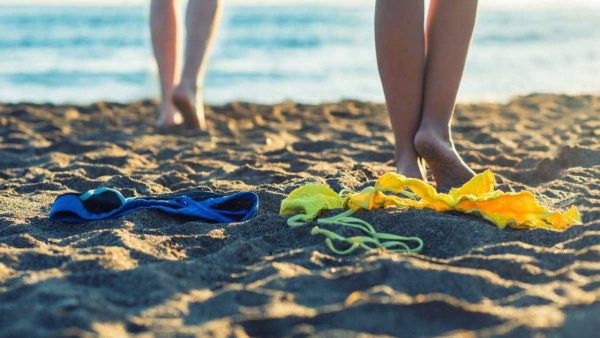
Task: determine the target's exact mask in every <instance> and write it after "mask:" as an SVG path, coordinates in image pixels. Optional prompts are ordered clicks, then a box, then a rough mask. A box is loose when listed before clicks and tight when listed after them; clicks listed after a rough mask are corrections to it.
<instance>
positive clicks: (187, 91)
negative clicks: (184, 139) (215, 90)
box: [173, 83, 206, 130]
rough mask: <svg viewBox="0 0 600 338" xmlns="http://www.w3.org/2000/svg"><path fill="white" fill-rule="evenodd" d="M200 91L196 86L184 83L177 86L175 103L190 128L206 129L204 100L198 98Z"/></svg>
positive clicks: (174, 92) (174, 93)
mask: <svg viewBox="0 0 600 338" xmlns="http://www.w3.org/2000/svg"><path fill="white" fill-rule="evenodd" d="M197 93H198V91H197V88H196V87H195V86H188V85H185V84H183V83H181V84H179V85H178V86H177V87H175V90H174V91H173V104H174V105H175V107H177V109H179V112H181V116H182V117H183V123H184V124H185V126H186V127H187V128H189V129H195V130H206V120H205V119H204V102H203V101H202V100H201V99H198V97H199V96H198V95H197Z"/></svg>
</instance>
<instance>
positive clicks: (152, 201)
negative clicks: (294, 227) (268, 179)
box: [50, 188, 259, 223]
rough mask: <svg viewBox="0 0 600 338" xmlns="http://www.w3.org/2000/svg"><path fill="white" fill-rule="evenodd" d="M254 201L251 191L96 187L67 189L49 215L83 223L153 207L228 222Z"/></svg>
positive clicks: (247, 215)
mask: <svg viewBox="0 0 600 338" xmlns="http://www.w3.org/2000/svg"><path fill="white" fill-rule="evenodd" d="M258 204H259V202H258V196H257V195H256V194H255V193H253V192H237V193H233V194H229V195H222V194H217V193H214V192H206V191H196V192H186V193H178V194H165V195H156V196H150V197H128V198H125V197H123V195H122V194H121V193H120V192H119V191H118V190H115V189H110V188H99V189H94V190H90V191H88V192H86V193H84V194H79V193H68V194H64V195H60V196H58V197H57V198H56V200H55V201H54V204H52V209H51V210H50V219H53V220H57V221H61V222H66V223H83V222H86V221H93V220H101V219H110V218H117V217H121V216H124V215H127V214H129V213H132V212H134V211H136V210H138V209H153V210H160V211H162V212H164V213H167V214H171V215H179V216H187V217H190V218H194V219H197V220H200V221H202V222H206V223H232V222H243V221H247V220H249V219H251V218H253V217H254V215H255V214H256V212H257V210H258Z"/></svg>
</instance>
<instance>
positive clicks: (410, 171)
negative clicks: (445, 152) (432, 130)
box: [396, 153, 427, 181]
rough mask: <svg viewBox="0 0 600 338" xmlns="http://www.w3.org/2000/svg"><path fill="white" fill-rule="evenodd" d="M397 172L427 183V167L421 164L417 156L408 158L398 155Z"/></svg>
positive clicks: (413, 155)
mask: <svg viewBox="0 0 600 338" xmlns="http://www.w3.org/2000/svg"><path fill="white" fill-rule="evenodd" d="M396 158H397V160H396V172H397V173H398V174H400V175H404V176H406V177H408V178H418V179H420V180H424V181H427V176H426V174H425V173H426V171H425V167H424V166H423V165H422V164H421V161H420V159H419V158H417V154H416V153H415V154H410V155H407V156H400V155H396Z"/></svg>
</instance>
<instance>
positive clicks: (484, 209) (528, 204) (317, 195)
mask: <svg viewBox="0 0 600 338" xmlns="http://www.w3.org/2000/svg"><path fill="white" fill-rule="evenodd" d="M495 186H496V179H495V178H494V174H493V173H492V172H491V171H489V170H487V171H485V172H483V173H481V174H478V175H475V176H474V177H473V178H472V179H471V180H469V181H468V182H467V183H465V184H464V185H463V186H462V187H460V188H454V189H452V190H450V192H449V193H447V194H445V193H438V192H437V191H436V190H435V188H434V187H432V186H431V185H429V184H427V183H426V182H424V181H422V180H419V179H414V178H407V177H405V176H402V175H399V174H396V173H386V174H384V175H383V176H381V177H380V178H379V179H378V180H377V182H376V183H375V186H374V187H369V188H365V189H364V190H363V191H361V192H359V193H355V194H350V195H348V196H346V197H341V196H339V195H338V194H336V193H335V192H334V191H333V190H331V188H329V187H327V186H325V185H322V184H307V185H305V186H302V187H300V188H298V189H296V190H294V191H292V193H291V194H290V195H289V196H288V197H287V198H286V199H284V200H283V201H282V202H281V209H280V214H281V215H288V214H296V213H304V214H305V216H304V217H302V219H303V220H304V221H310V220H313V219H314V218H316V217H317V216H318V215H319V213H321V212H322V211H325V210H331V209H339V208H344V207H348V208H352V209H353V210H359V209H366V210H371V209H380V208H390V207H399V208H406V207H411V208H419V209H423V208H427V209H433V210H436V211H449V210H456V211H461V212H465V213H474V214H478V215H481V216H482V217H483V218H485V219H487V220H489V221H490V222H492V223H494V224H496V225H497V226H498V228H500V229H503V228H505V227H506V226H509V227H512V228H518V229H530V228H548V229H555V230H564V229H566V228H568V227H569V226H571V225H573V224H577V223H580V222H581V216H580V214H579V212H578V211H577V208H575V207H571V208H570V209H569V210H568V211H566V212H564V213H561V212H558V211H551V210H548V209H547V208H546V207H544V206H542V205H541V204H540V203H539V202H538V201H537V200H536V198H535V196H534V195H533V193H531V192H530V191H522V192H518V193H513V192H508V193H505V192H502V191H499V190H495ZM404 189H409V190H411V191H412V192H414V194H415V195H416V196H418V197H419V199H418V200H415V199H411V198H406V197H401V196H398V195H386V193H393V194H399V193H402V192H403V190H404Z"/></svg>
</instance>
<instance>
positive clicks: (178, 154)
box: [0, 95, 600, 337]
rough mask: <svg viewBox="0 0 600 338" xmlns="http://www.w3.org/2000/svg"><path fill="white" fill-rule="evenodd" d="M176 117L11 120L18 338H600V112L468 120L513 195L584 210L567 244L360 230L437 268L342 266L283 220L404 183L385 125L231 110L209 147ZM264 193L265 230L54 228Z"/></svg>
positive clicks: (519, 234)
mask: <svg viewBox="0 0 600 338" xmlns="http://www.w3.org/2000/svg"><path fill="white" fill-rule="evenodd" d="M155 108H156V104H155V103H154V102H152V101H143V102H134V103H131V104H114V103H96V104H93V105H89V106H56V105H36V104H0V139H1V141H2V142H1V144H0V336H2V337H16V336H80V337H90V336H105V337H118V336H127V335H130V336H141V337H149V336H163V337H165V336H166V337H168V336H178V337H188V336H198V337H204V336H222V337H225V336H240V337H244V336H277V337H279V336H306V335H315V336H322V337H337V336H340V337H341V336H344V337H345V336H360V335H363V334H366V335H382V336H398V335H400V336H404V337H413V336H439V335H455V336H467V337H468V336H471V335H476V336H492V335H501V336H511V337H513V336H530V335H534V334H542V335H546V336H550V337H553V336H577V337H592V336H594V335H595V334H597V332H598V330H600V320H599V318H600V315H599V314H600V302H599V299H600V193H599V192H600V142H599V139H600V97H598V96H564V95H530V96H527V97H520V98H515V99H514V100H512V101H511V102H509V103H506V104H486V103H482V104H468V105H461V106H459V107H458V110H457V116H456V121H455V122H456V123H455V128H454V134H455V139H456V143H457V148H458V149H459V151H460V153H461V154H462V155H463V156H464V158H465V160H466V162H467V163H469V165H471V166H472V168H473V169H474V170H475V171H478V172H480V171H482V170H484V169H486V168H490V169H492V170H493V171H494V172H495V173H496V174H497V176H498V178H499V180H500V181H501V184H502V186H503V188H504V189H512V190H521V189H530V190H532V191H533V192H534V193H535V194H536V195H537V196H538V197H539V198H540V199H541V200H542V201H543V203H544V204H546V205H548V206H550V207H553V208H566V207H567V206H569V205H571V204H575V205H577V206H578V207H579V208H580V210H581V211H582V214H583V220H584V225H582V226H574V227H572V228H570V229H568V230H567V231H564V232H552V231H547V230H532V231H516V230H499V229H497V228H496V227H495V226H493V225H492V224H490V223H488V222H486V221H483V220H482V219H480V218H477V217H474V216H465V215H461V214H457V213H436V212H432V211H427V210H379V211H373V212H360V213H359V214H358V216H359V217H361V218H363V219H365V220H367V221H369V222H370V223H371V224H373V225H374V226H375V227H376V228H377V229H379V230H380V231H388V232H392V233H396V234H400V235H415V236H419V237H421V238H422V239H423V240H424V242H425V248H424V251H423V252H422V254H418V255H417V254H410V255H405V254H391V253H386V252H359V253H358V254H355V255H351V256H346V257H339V256H335V255H333V254H331V253H330V252H329V251H328V249H327V248H326V246H325V244H324V242H323V238H320V237H315V236H311V235H310V230H309V228H306V227H305V228H299V229H290V228H288V227H287V226H286V222H285V221H286V219H285V218H284V217H280V216H279V215H278V210H279V203H280V202H281V200H282V199H283V198H284V197H285V196H286V194H287V193H289V192H290V191H291V190H292V189H294V188H296V187H298V186H300V185H302V184H304V183H308V182H321V183H327V184H329V185H331V186H332V187H333V188H334V189H335V190H339V189H342V188H350V189H357V188H360V187H362V186H365V185H366V184H368V183H369V182H371V183H372V181H373V180H375V179H376V178H377V177H378V176H379V175H380V174H382V173H384V172H386V171H389V170H393V167H392V163H393V146H392V143H391V140H392V134H391V132H390V129H389V125H388V121H387V118H386V113H385V109H384V107H383V105H381V104H374V103H364V102H356V101H344V102H339V103H334V104H324V105H303V104H299V103H294V102H285V103H281V104H277V105H256V104H251V103H231V104H227V105H224V106H212V107H210V108H209V110H208V112H207V117H208V125H209V128H210V132H209V133H208V134H203V133H195V132H176V133H170V132H165V131H159V130H157V129H156V128H154V127H153V123H154V121H155V119H156V116H155ZM100 186H108V187H114V188H118V189H120V190H121V191H123V192H124V194H125V195H126V196H135V195H146V194H158V193H167V192H174V191H179V190H188V189H208V190H214V191H219V192H230V191H238V190H251V191H255V192H256V193H258V194H259V196H260V199H261V202H260V203H261V209H260V211H259V213H258V215H257V217H256V218H255V219H253V220H251V221H248V222H245V223H238V224H229V225H223V224H204V223H200V222H194V221H189V220H183V219H179V218H174V217H169V216H165V215H164V214H161V213H159V212H154V211H142V212H137V213H134V214H131V215H128V216H126V217H123V218H120V219H116V220H107V221H96V222H90V223H87V224H82V225H67V224H60V223H56V222H51V221H49V220H48V219H47V214H48V211H49V209H50V206H51V204H52V202H53V200H54V199H55V198H56V196H58V195H59V194H61V193H65V192H68V191H85V190H88V189H93V188H98V187H100Z"/></svg>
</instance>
